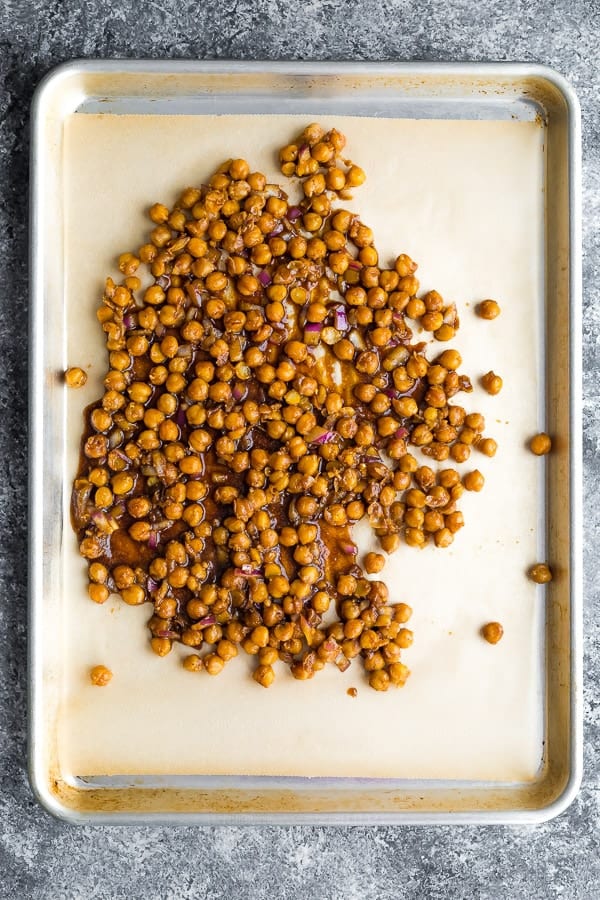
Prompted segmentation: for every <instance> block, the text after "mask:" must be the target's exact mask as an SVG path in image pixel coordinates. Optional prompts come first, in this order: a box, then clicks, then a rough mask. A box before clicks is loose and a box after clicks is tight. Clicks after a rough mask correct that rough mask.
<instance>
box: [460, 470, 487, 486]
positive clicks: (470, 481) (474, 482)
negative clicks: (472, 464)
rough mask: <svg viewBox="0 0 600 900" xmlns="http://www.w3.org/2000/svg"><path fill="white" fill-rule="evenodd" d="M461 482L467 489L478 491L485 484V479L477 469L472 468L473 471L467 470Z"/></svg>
mask: <svg viewBox="0 0 600 900" xmlns="http://www.w3.org/2000/svg"><path fill="white" fill-rule="evenodd" d="M463 484H464V486H465V488H466V490H467V491H480V490H482V488H483V485H484V484H485V479H484V477H483V475H482V474H481V472H480V471H479V469H474V470H473V472H467V474H466V475H465V477H464V478H463Z"/></svg>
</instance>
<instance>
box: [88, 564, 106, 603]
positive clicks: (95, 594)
mask: <svg viewBox="0 0 600 900" xmlns="http://www.w3.org/2000/svg"><path fill="white" fill-rule="evenodd" d="M90 573H91V570H90ZM88 594H89V597H90V600H93V601H94V603H105V602H106V601H107V600H108V596H109V590H108V588H107V587H106V585H105V584H98V583H96V582H94V581H92V582H91V583H90V584H89V585H88Z"/></svg>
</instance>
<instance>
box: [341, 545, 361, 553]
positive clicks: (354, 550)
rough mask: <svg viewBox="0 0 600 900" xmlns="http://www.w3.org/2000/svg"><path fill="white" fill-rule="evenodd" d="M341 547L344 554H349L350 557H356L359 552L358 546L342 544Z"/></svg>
mask: <svg viewBox="0 0 600 900" xmlns="http://www.w3.org/2000/svg"><path fill="white" fill-rule="evenodd" d="M341 547H342V550H343V551H344V553H347V554H348V556H356V554H357V552H358V547H357V546H356V544H342V545H341Z"/></svg>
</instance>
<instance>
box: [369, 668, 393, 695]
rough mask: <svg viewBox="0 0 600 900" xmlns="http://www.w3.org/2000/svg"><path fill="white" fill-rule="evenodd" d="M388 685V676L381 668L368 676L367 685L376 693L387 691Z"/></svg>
mask: <svg viewBox="0 0 600 900" xmlns="http://www.w3.org/2000/svg"><path fill="white" fill-rule="evenodd" d="M365 668H366V666H365ZM390 683H391V682H390V676H389V675H388V673H387V672H386V671H385V669H383V668H382V669H376V670H375V671H372V672H371V673H370V674H369V685H370V686H371V687H372V688H373V689H374V690H376V691H387V690H388V688H389V686H390Z"/></svg>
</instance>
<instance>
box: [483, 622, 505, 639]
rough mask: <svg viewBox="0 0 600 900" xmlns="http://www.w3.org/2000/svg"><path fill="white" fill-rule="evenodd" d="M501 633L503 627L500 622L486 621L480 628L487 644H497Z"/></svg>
mask: <svg viewBox="0 0 600 900" xmlns="http://www.w3.org/2000/svg"><path fill="white" fill-rule="evenodd" d="M503 634H504V628H503V627H502V625H501V624H500V622H488V623H487V624H486V625H484V626H483V628H482V629H481V635H482V637H483V638H484V639H485V640H486V641H487V642H488V644H497V643H498V641H499V640H500V639H501V638H502V635H503Z"/></svg>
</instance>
